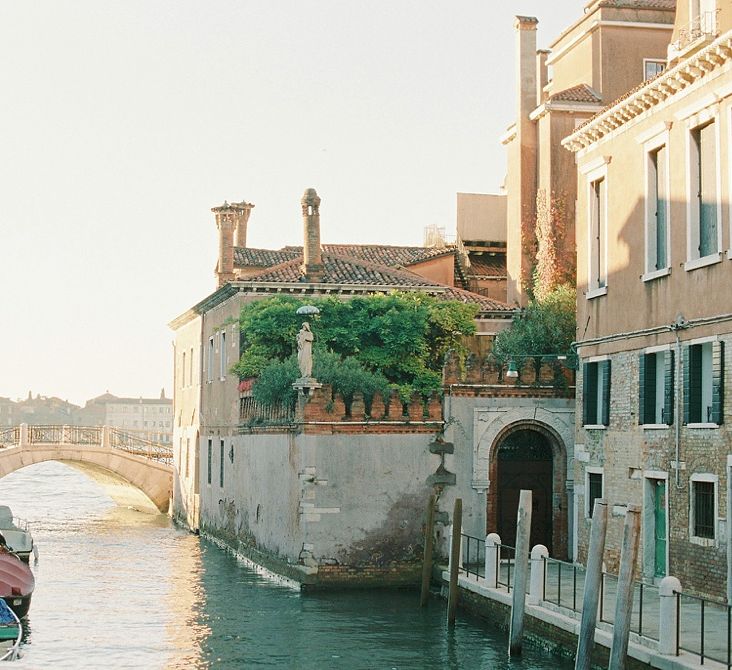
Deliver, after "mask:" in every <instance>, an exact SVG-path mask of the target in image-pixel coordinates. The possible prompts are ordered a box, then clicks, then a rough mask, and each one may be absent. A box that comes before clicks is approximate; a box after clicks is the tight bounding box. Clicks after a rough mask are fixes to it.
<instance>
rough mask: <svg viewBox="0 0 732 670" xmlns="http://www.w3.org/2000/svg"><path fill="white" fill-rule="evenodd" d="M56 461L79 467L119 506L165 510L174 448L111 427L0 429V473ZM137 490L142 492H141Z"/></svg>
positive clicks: (25, 425)
mask: <svg viewBox="0 0 732 670" xmlns="http://www.w3.org/2000/svg"><path fill="white" fill-rule="evenodd" d="M44 461H60V462H62V463H66V464H67V465H71V466H73V467H76V468H77V469H80V470H82V471H83V472H84V473H85V474H87V475H88V476H89V477H91V478H92V479H94V480H96V481H97V482H99V483H100V484H101V485H102V486H103V487H104V488H105V489H106V490H107V492H108V493H109V494H110V496H111V497H112V498H113V499H115V500H117V501H118V502H120V503H123V504H131V505H133V506H134V505H136V504H138V501H141V502H140V504H142V505H143V506H144V505H145V502H147V503H148V506H149V503H152V505H153V506H154V507H155V508H157V510H159V511H160V512H167V511H168V505H169V502H170V496H171V493H172V490H173V449H172V447H171V446H166V445H161V444H157V443H155V442H151V441H149V440H146V439H143V438H141V437H139V436H137V435H135V434H134V433H131V432H129V431H125V430H121V429H118V428H113V427H111V426H91V427H87V426H29V425H27V424H21V425H20V426H13V427H10V428H0V477H4V476H5V475H7V474H10V473H11V472H15V471H16V470H20V469H21V468H24V467H26V466H28V465H33V464H35V463H42V462H44ZM140 492H141V493H142V494H144V496H140Z"/></svg>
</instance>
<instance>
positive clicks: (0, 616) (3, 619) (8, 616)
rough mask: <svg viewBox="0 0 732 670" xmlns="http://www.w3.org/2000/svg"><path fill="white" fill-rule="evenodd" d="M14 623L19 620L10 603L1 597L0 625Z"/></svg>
mask: <svg viewBox="0 0 732 670" xmlns="http://www.w3.org/2000/svg"><path fill="white" fill-rule="evenodd" d="M14 623H17V621H16V619H15V617H14V616H13V613H12V611H11V610H10V608H9V607H8V604H7V603H6V602H5V601H4V600H2V599H0V626H7V625H9V624H14Z"/></svg>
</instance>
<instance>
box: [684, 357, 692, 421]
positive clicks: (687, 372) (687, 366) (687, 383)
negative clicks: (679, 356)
mask: <svg viewBox="0 0 732 670" xmlns="http://www.w3.org/2000/svg"><path fill="white" fill-rule="evenodd" d="M683 355H684V425H686V424H687V423H691V421H690V418H689V417H690V414H691V403H690V402H689V400H690V398H689V396H690V395H691V379H690V377H691V347H690V346H689V345H688V344H687V345H684V354H683Z"/></svg>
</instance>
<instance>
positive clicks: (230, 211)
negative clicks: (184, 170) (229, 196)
mask: <svg viewBox="0 0 732 670" xmlns="http://www.w3.org/2000/svg"><path fill="white" fill-rule="evenodd" d="M253 207H254V205H252V204H250V203H248V202H234V203H232V204H229V203H228V202H224V204H223V205H221V206H220V207H214V208H212V209H211V211H212V212H213V213H214V214H215V215H216V227H217V228H218V230H219V260H218V264H217V266H216V276H217V279H218V287H219V288H221V287H222V286H223V285H224V284H226V283H228V282H231V281H234V280H235V279H236V275H235V274H234V246H239V242H240V241H241V242H243V244H242V245H241V246H246V234H247V233H246V230H247V221H248V220H249V213H250V212H251V211H252V208H253ZM235 233H236V238H237V239H236V241H237V244H236V245H235V244H234V234H235Z"/></svg>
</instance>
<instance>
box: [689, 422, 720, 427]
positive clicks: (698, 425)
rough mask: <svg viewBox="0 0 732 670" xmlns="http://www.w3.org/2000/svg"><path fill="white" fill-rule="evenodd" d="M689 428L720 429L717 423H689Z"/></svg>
mask: <svg viewBox="0 0 732 670" xmlns="http://www.w3.org/2000/svg"><path fill="white" fill-rule="evenodd" d="M686 427H687V428H719V424H717V423H687V424H686Z"/></svg>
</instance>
